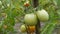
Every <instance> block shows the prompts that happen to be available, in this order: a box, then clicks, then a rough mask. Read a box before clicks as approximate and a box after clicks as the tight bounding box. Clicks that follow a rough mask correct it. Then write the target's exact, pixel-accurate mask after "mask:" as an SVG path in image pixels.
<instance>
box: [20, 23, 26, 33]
mask: <svg viewBox="0 0 60 34" xmlns="http://www.w3.org/2000/svg"><path fill="white" fill-rule="evenodd" d="M20 30H21V32H26V26H25V25H24V24H23V25H21V27H20Z"/></svg>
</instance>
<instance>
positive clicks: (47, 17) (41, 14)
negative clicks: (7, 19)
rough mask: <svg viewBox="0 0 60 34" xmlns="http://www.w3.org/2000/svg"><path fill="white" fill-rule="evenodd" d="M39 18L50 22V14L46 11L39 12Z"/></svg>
mask: <svg viewBox="0 0 60 34" xmlns="http://www.w3.org/2000/svg"><path fill="white" fill-rule="evenodd" d="M37 17H38V19H39V20H40V21H48V19H49V14H48V13H47V12H46V11H45V10H44V9H42V10H41V11H37Z"/></svg>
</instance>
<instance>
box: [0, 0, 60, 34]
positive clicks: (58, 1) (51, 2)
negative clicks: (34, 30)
mask: <svg viewBox="0 0 60 34" xmlns="http://www.w3.org/2000/svg"><path fill="white" fill-rule="evenodd" d="M29 1H30V4H31V5H30V6H29V7H28V8H27V7H24V2H26V0H0V32H1V33H2V32H4V33H3V34H7V33H8V32H14V31H15V30H14V28H13V27H14V25H15V24H16V23H17V22H16V20H18V22H19V23H22V22H24V21H23V17H24V15H25V14H26V13H32V12H33V13H35V12H36V11H35V9H38V10H41V9H45V10H46V11H47V12H48V13H49V16H50V18H49V21H47V22H45V26H44V27H43V28H41V34H52V31H53V30H54V29H55V27H56V25H57V24H59V23H58V22H59V20H60V0H39V6H38V7H37V8H33V7H32V4H33V2H32V0H29ZM21 17H22V18H21ZM5 25H6V26H7V28H6V29H5V28H4V27H5Z"/></svg>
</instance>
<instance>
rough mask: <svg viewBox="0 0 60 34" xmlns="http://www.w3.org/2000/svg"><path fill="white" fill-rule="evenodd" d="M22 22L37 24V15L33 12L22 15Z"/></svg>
mask: <svg viewBox="0 0 60 34" xmlns="http://www.w3.org/2000/svg"><path fill="white" fill-rule="evenodd" d="M24 22H25V24H26V25H36V24H37V17H36V15H35V14H33V13H31V14H26V15H25V17H24Z"/></svg>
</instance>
